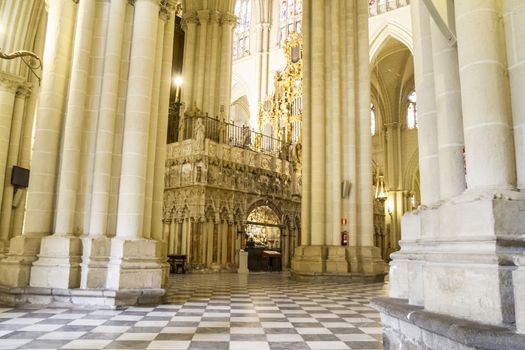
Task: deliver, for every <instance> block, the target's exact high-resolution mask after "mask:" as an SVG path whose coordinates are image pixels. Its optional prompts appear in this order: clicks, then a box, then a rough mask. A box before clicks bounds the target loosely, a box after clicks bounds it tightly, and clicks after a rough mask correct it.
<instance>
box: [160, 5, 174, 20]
mask: <svg viewBox="0 0 525 350" xmlns="http://www.w3.org/2000/svg"><path fill="white" fill-rule="evenodd" d="M170 17H171V16H170V11H169V10H168V8H167V7H166V6H163V4H162V3H161V4H160V9H159V19H160V20H161V21H164V22H167V21H169V20H170Z"/></svg>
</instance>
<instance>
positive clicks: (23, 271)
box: [0, 234, 42, 287]
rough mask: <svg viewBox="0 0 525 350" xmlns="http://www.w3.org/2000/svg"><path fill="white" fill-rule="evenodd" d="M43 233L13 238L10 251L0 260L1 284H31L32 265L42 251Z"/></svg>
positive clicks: (15, 285) (14, 285)
mask: <svg viewBox="0 0 525 350" xmlns="http://www.w3.org/2000/svg"><path fill="white" fill-rule="evenodd" d="M41 241H42V236H41V235H30V234H26V235H22V236H17V237H14V238H12V239H11V241H10V244H9V253H7V256H6V257H5V258H4V259H3V260H2V261H0V284H1V285H4V286H9V287H26V286H28V285H29V276H30V275H31V265H32V264H33V261H35V260H36V259H37V254H38V253H39V252H40V243H41Z"/></svg>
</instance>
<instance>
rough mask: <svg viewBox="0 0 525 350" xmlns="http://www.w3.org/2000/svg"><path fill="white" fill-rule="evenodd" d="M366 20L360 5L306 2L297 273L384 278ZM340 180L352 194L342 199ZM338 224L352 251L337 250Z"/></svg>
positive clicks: (294, 267) (365, 11)
mask: <svg viewBox="0 0 525 350" xmlns="http://www.w3.org/2000/svg"><path fill="white" fill-rule="evenodd" d="M328 18H330V21H328ZM367 18H368V8H367V6H366V3H363V4H360V3H358V2H348V1H339V0H329V1H324V2H320V1H315V0H310V1H305V3H304V13H303V21H304V23H303V28H304V33H303V38H304V40H303V41H304V61H303V64H304V80H303V81H304V84H303V86H304V93H305V98H304V101H305V103H304V110H303V112H304V117H303V125H302V126H303V163H302V166H303V173H302V176H303V192H302V193H303V196H302V214H301V216H302V226H301V229H302V230H303V235H304V236H303V237H302V239H301V243H302V246H301V247H299V248H298V249H297V250H296V252H295V256H294V259H293V261H292V271H293V272H294V273H297V274H312V273H313V274H320V273H321V274H322V273H338V274H346V273H348V272H350V270H349V263H350V266H351V269H352V272H354V271H355V272H360V273H367V274H372V275H376V274H379V275H381V274H384V272H385V266H384V263H383V262H382V261H381V258H380V252H379V250H377V249H374V247H373V225H372V218H373V213H372V199H373V196H372V184H371V179H372V175H371V165H372V162H371V136H370V111H369V108H370V104H369V98H370V96H369V76H368V69H369V67H368V65H369V62H368V29H367V28H368V19H367ZM356 28H357V33H356V32H355V30H356ZM345 181H351V182H352V189H351V192H350V195H349V196H345V198H342V194H341V192H342V191H341V184H342V183H343V182H345ZM341 218H347V219H348V220H350V223H349V230H350V236H351V239H352V247H348V248H345V247H344V246H341V241H340V240H341V238H340V237H341V236H340V234H341V230H342V226H341ZM347 255H348V256H350V261H348V260H347V258H346V257H347Z"/></svg>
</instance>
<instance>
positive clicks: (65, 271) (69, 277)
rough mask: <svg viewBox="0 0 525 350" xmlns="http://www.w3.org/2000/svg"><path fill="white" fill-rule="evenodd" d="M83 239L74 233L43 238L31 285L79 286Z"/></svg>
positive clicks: (32, 271)
mask: <svg viewBox="0 0 525 350" xmlns="http://www.w3.org/2000/svg"><path fill="white" fill-rule="evenodd" d="M81 254H82V241H81V240H80V238H78V237H76V236H73V235H57V234H54V235H51V236H48V237H45V238H44V239H42V243H41V246H40V254H39V255H38V260H37V261H35V262H34V263H33V267H32V268H31V277H30V282H29V284H30V286H32V287H44V288H63V289H67V288H78V287H79V286H80V256H81Z"/></svg>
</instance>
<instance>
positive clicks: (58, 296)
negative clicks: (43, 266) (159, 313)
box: [0, 285, 165, 309]
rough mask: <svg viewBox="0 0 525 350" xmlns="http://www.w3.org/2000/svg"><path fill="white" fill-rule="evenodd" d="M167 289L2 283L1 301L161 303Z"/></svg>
mask: <svg viewBox="0 0 525 350" xmlns="http://www.w3.org/2000/svg"><path fill="white" fill-rule="evenodd" d="M164 294H165V291H164V289H127V290H126V289H125V290H117V291H115V290H108V289H60V288H40V287H23V288H19V287H8V286H4V285H0V305H9V306H19V305H27V304H34V305H48V306H52V307H78V306H88V307H96V308H103V309H115V308H118V307H121V306H131V305H151V304H155V305H158V304H160V303H161V302H162V298H163V296H164Z"/></svg>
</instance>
